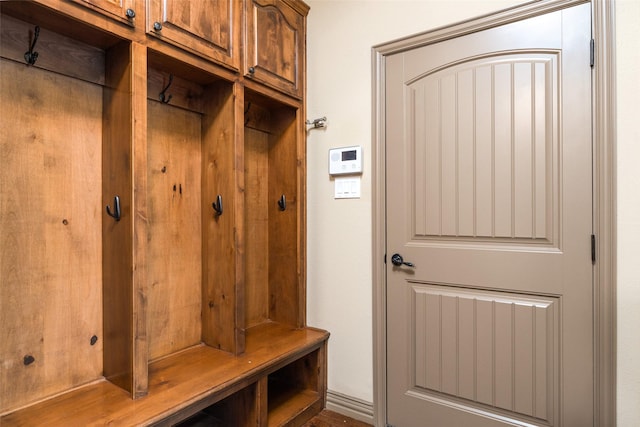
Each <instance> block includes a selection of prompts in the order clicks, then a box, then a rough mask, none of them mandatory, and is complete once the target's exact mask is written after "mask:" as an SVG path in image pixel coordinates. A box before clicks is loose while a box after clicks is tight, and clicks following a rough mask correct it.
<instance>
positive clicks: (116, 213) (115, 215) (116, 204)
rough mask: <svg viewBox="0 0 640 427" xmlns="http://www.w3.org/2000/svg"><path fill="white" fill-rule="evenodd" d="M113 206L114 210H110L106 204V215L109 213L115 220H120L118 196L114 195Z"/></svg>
mask: <svg viewBox="0 0 640 427" xmlns="http://www.w3.org/2000/svg"><path fill="white" fill-rule="evenodd" d="M113 206H114V212H111V208H110V207H109V205H107V215H109V216H110V217H112V218H115V220H116V221H120V215H121V211H120V197H118V196H116V197H114V198H113Z"/></svg>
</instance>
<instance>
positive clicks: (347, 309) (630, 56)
mask: <svg viewBox="0 0 640 427" xmlns="http://www.w3.org/2000/svg"><path fill="white" fill-rule="evenodd" d="M307 3H308V4H309V5H310V6H311V12H310V15H309V19H308V36H307V46H308V58H307V63H308V76H307V77H308V101H307V106H308V118H310V119H314V118H318V117H322V116H327V118H328V124H327V128H326V129H322V130H312V131H310V132H309V134H308V141H307V144H308V145H307V146H308V276H307V280H308V323H309V324H310V325H313V326H318V327H322V328H326V329H328V330H329V331H330V332H331V339H330V341H329V389H330V390H332V391H336V392H339V393H343V394H346V395H349V396H352V397H355V398H358V399H362V400H364V401H367V402H371V401H372V400H373V374H372V371H373V367H372V307H371V295H372V274H371V271H372V267H371V244H372V242H371V209H372V205H371V152H372V145H371V92H372V90H371V75H372V71H371V48H372V46H374V45H376V44H380V43H384V42H388V41H391V40H394V39H397V38H401V37H405V36H408V35H411V34H414V33H418V32H423V31H425V30H429V29H432V28H435V27H440V26H443V25H447V24H450V23H453V22H457V21H460V20H463V19H467V18H471V17H475V16H478V15H481V14H486V13H490V12H493V11H496V10H499V9H502V8H505V7H509V6H512V5H515V4H518V3H523V1H518V0H500V1H498V0H492V1H483V0H467V1H463V0H414V1H409V0H395V1H394V0H308V1H307ZM617 5H618V15H619V17H618V26H617V38H618V50H617V55H618V70H619V72H618V88H619V90H618V92H619V95H618V96H619V98H618V101H619V103H618V119H619V123H618V155H619V170H618V183H619V194H618V208H619V218H618V221H619V222H618V230H619V248H618V249H619V253H618V255H619V262H618V269H619V270H618V273H619V283H618V297H619V305H618V314H619V326H618V339H619V343H618V347H619V348H618V363H619V365H618V391H619V393H618V394H619V395H618V407H619V408H618V413H619V421H620V422H619V424H618V425H619V426H632V425H634V422H635V423H637V422H638V420H640V404H638V402H640V336H639V335H638V332H637V331H638V330H639V329H640V314H638V313H640V259H639V257H640V197H638V194H639V193H640V191H639V190H638V188H640V168H639V167H637V161H638V160H640V148H639V145H640V138H638V137H639V136H640V135H639V133H638V130H637V128H636V127H635V126H634V125H635V124H636V123H637V122H638V116H637V107H636V104H637V102H638V100H639V99H640V90H639V85H640V84H639V82H640V57H639V54H638V52H640V41H639V40H640V39H639V38H638V37H636V36H635V35H634V32H635V25H636V24H637V22H640V0H617ZM348 145H361V146H362V147H363V153H364V173H363V175H362V197H361V198H360V199H355V200H334V199H333V191H334V188H333V181H332V179H331V178H330V177H329V175H328V171H327V163H328V158H327V152H328V150H329V148H333V147H342V146H348ZM634 259H635V262H634ZM634 307H635V308H634ZM634 334H635V335H634ZM636 425H637V424H636Z"/></svg>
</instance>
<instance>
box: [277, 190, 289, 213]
mask: <svg viewBox="0 0 640 427" xmlns="http://www.w3.org/2000/svg"><path fill="white" fill-rule="evenodd" d="M278 206H280V210H281V211H284V210H287V199H286V197H284V194H283V195H282V196H280V200H278Z"/></svg>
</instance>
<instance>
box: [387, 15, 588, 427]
mask: <svg viewBox="0 0 640 427" xmlns="http://www.w3.org/2000/svg"><path fill="white" fill-rule="evenodd" d="M590 22H591V12H590V5H589V4H584V5H580V6H574V7H571V8H567V9H564V10H560V11H556V12H552V13H548V14H545V15H541V16H537V17H534V18H529V19H527V20H523V21H518V22H515V23H511V24H506V25H503V26H499V27H495V28H492V29H489V30H483V31H480V32H476V33H473V34H470V35H466V36H463V37H458V38H454V39H450V40H447V41H444V42H439V43H435V44H431V45H427V46H422V47H419V48H415V49H412V50H409V51H406V52H403V53H398V54H394V55H389V56H388V57H387V59H386V93H385V96H386V98H385V99H386V104H385V112H386V146H387V153H386V158H387V172H386V174H387V195H386V200H387V207H386V209H387V249H386V250H387V346H388V349H387V361H388V365H387V387H388V388H387V403H388V408H387V415H388V423H389V424H390V425H392V426H395V427H411V426H415V427H418V426H419V427H426V426H434V427H446V426H451V427H458V426H474V427H475V426H499V425H500V426H502V425H540V426H566V427H568V426H575V427H585V426H591V425H593V385H594V379H593V372H594V357H593V329H592V328H593V327H592V324H593V309H592V306H593V299H592V268H593V267H592V261H591V252H590V236H591V233H592V185H591V183H592V144H591V68H590V65H589V42H590V28H591V24H590ZM393 254H399V255H401V256H402V257H403V260H404V261H405V262H409V263H411V264H413V265H400V266H396V265H394V264H393V263H392V262H391V261H392V255H393ZM396 261H398V260H397V259H396Z"/></svg>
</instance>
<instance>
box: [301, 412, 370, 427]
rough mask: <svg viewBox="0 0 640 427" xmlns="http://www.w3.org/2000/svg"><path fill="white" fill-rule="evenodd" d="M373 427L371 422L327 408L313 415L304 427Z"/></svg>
mask: <svg viewBox="0 0 640 427" xmlns="http://www.w3.org/2000/svg"><path fill="white" fill-rule="evenodd" d="M338 426H343V427H371V424H367V423H363V422H362V421H358V420H354V419H353V418H349V417H345V416H344V415H340V414H338V413H336V412H332V411H327V410H326V409H325V410H324V411H322V412H320V413H319V414H318V415H316V416H315V417H313V418H312V419H311V420H309V422H307V423H306V424H305V425H304V426H303V427H338Z"/></svg>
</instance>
